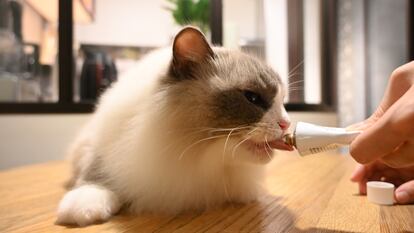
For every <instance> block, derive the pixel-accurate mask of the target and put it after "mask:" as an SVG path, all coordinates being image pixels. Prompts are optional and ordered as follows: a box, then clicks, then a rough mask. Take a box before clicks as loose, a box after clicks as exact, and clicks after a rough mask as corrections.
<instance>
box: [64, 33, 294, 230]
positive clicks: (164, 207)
mask: <svg viewBox="0 0 414 233" xmlns="http://www.w3.org/2000/svg"><path fill="white" fill-rule="evenodd" d="M284 96H285V88H284V86H283V84H282V81H281V79H280V77H279V76H278V74H277V73H276V72H274V71H273V70H272V69H271V68H270V67H269V66H267V65H266V64H264V63H262V62H261V61H259V60H258V59H256V58H254V57H251V56H249V55H247V54H244V53H242V52H240V51H238V50H227V49H224V48H219V47H211V46H210V45H209V44H208V42H207V40H206V38H205V37H204V35H203V33H201V32H200V31H199V30H198V29H197V28H194V27H191V26H187V27H185V28H183V29H182V30H181V31H180V32H179V33H178V34H177V35H176V37H175V38H174V42H173V45H172V48H171V47H170V48H166V49H165V48H164V49H160V50H157V51H154V52H152V53H150V54H149V55H147V56H146V57H145V58H143V59H142V60H141V61H140V62H139V63H138V64H137V65H136V67H134V68H133V69H132V70H131V71H130V72H129V73H127V74H125V75H124V76H122V77H120V78H119V80H118V81H117V82H115V83H114V85H112V87H110V88H109V89H108V90H107V91H106V92H105V93H104V94H103V95H102V97H101V98H100V101H99V104H98V107H97V109H96V112H95V113H94V115H93V116H92V118H91V120H90V122H88V124H87V125H86V126H85V128H84V129H83V130H82V131H81V133H80V135H78V137H77V138H76V140H75V142H74V143H73V145H72V147H71V149H70V152H69V153H70V154H71V156H72V158H73V168H74V169H73V170H74V174H73V178H72V186H73V187H72V190H70V191H69V192H67V193H66V194H65V195H64V197H63V199H62V200H61V202H60V204H59V207H58V212H57V221H56V222H57V224H74V225H79V226H85V225H89V224H93V223H96V222H102V221H105V220H107V219H109V218H110V216H112V215H115V214H116V213H117V212H118V211H119V209H120V208H121V206H125V208H128V209H129V210H130V211H132V212H134V213H142V212H149V213H155V214H170V215H175V214H178V213H181V212H185V211H200V210H206V209H210V208H213V207H217V206H220V205H222V204H223V203H226V202H237V203H247V202H250V201H253V200H255V199H256V198H257V196H258V194H259V193H260V192H261V191H262V188H261V185H260V182H261V180H262V177H263V171H264V166H263V165H264V164H266V163H268V162H269V161H270V160H271V159H272V157H273V153H272V152H273V149H281V150H292V148H291V147H290V146H288V145H286V144H284V143H283V141H282V139H281V138H282V136H283V135H284V134H285V132H286V130H287V129H288V127H289V124H290V122H289V117H288V115H287V112H286V110H285V108H284V106H283V99H284Z"/></svg>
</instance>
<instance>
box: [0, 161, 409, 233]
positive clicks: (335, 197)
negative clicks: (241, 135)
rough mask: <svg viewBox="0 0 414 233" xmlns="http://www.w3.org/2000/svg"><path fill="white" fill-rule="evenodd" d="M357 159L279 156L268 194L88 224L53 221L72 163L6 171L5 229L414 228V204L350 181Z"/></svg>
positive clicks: (1, 207)
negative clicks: (371, 194) (372, 198)
mask: <svg viewBox="0 0 414 233" xmlns="http://www.w3.org/2000/svg"><path fill="white" fill-rule="evenodd" d="M353 167H354V162H353V161H352V160H351V159H350V158H348V157H347V156H343V155H339V154H333V153H331V154H320V155H312V156H308V157H304V158H301V157H298V156H295V155H292V154H282V155H277V156H276V157H275V159H274V161H273V162H272V163H271V164H270V165H269V172H268V178H267V182H266V184H267V187H268V189H269V194H268V195H265V196H262V197H261V198H260V199H259V200H258V201H257V202H256V203H251V204H247V205H237V206H235V205H228V206H226V207H223V208H220V209H219V210H215V211H211V212H206V213H203V214H186V215H181V216H177V217H157V216H151V215H140V216H131V215H128V214H125V213H124V214H121V215H119V216H116V217H114V218H112V219H111V220H110V221H109V222H107V223H103V224H100V225H93V226H89V227H85V228H68V227H63V226H57V225H54V221H55V210H56V206H57V204H58V202H59V200H60V198H61V197H62V195H63V194H64V192H65V190H64V188H63V183H64V181H65V180H66V179H67V178H68V177H69V166H68V164H67V163H66V162H50V163H45V164H40V165H33V166H27V167H22V168H17V169H12V170H9V171H3V172H0V232H66V231H68V232H69V231H72V232H173V231H174V232H413V231H414V206H412V205H405V206H378V205H374V204H371V203H369V202H368V201H367V199H366V197H365V196H359V195H357V189H356V185H355V184H352V183H351V182H349V176H350V173H351V171H352V169H353Z"/></svg>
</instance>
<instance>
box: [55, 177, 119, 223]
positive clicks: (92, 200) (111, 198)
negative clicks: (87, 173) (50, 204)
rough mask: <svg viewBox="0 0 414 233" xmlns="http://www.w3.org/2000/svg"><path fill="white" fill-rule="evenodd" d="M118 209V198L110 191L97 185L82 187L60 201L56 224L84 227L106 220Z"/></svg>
mask: <svg viewBox="0 0 414 233" xmlns="http://www.w3.org/2000/svg"><path fill="white" fill-rule="evenodd" d="M119 208H120V202H119V200H118V197H117V196H116V195H115V194H114V193H113V192H112V191H110V190H108V189H106V188H104V187H100V186H98V185H83V186H80V187H79V188H76V189H74V190H72V191H70V192H68V193H67V194H66V195H65V197H64V198H63V199H62V201H61V202H60V205H59V209H58V218H57V220H56V223H58V224H76V225H79V226H86V225H88V224H90V223H92V222H99V221H104V220H107V219H108V218H109V217H111V215H113V214H115V213H116V212H118V210H119Z"/></svg>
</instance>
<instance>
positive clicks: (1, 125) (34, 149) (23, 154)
mask: <svg viewBox="0 0 414 233" xmlns="http://www.w3.org/2000/svg"><path fill="white" fill-rule="evenodd" d="M290 116H291V118H292V122H294V123H295V122H297V121H298V120H301V121H307V122H313V123H318V124H322V125H328V126H335V125H336V118H337V117H336V115H335V114H334V113H300V112H292V113H290ZM89 118H90V115H89V114H73V115H2V116H0V129H1V130H0V139H1V140H0V170H2V169H6V168H11V167H16V166H22V165H25V164H34V163H41V162H46V161H52V160H61V159H64V155H65V150H66V148H67V146H68V144H69V143H70V142H71V141H72V140H73V138H74V137H75V135H76V132H78V130H79V129H80V128H81V127H82V125H84V124H85V123H86V122H87V121H88V119H89Z"/></svg>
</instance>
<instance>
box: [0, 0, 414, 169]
mask: <svg viewBox="0 0 414 233" xmlns="http://www.w3.org/2000/svg"><path fill="white" fill-rule="evenodd" d="M413 5H414V4H412V1H410V0H394V1H389V0H151V1H146V0H0V169H6V168H10V167H14V166H20V165H24V164H31V163H37V162H44V161H50V160H59V159H62V158H63V157H64V152H65V149H66V148H67V146H68V143H70V141H71V140H72V139H73V137H74V136H75V134H76V132H77V131H78V130H79V129H80V127H81V126H82V125H83V124H84V123H86V121H87V120H88V119H89V118H90V116H91V113H92V112H93V109H94V106H95V103H96V100H97V98H98V97H99V95H100V94H101V93H102V92H103V91H104V90H105V88H106V87H108V86H109V85H110V84H111V82H114V81H116V80H117V79H118V78H120V77H122V73H124V72H126V71H127V70H128V69H130V68H131V67H132V66H134V65H135V64H136V63H137V62H138V61H139V59H140V58H141V57H142V56H143V55H145V54H146V53H148V52H150V51H151V50H153V49H156V48H160V47H164V46H168V45H170V44H171V42H172V39H173V37H174V35H175V33H176V32H177V31H178V30H179V29H180V27H182V26H183V25H187V24H192V25H196V26H198V27H199V28H201V29H202V30H203V32H204V33H205V35H206V36H207V38H208V40H209V41H210V42H211V43H213V44H215V45H217V46H224V47H227V48H233V49H241V50H243V51H245V52H247V53H250V54H253V55H254V56H257V57H258V58H259V59H262V60H263V61H265V62H267V63H268V64H269V65H270V66H272V67H273V68H274V69H275V70H276V71H277V72H279V74H280V75H281V77H282V79H283V80H284V81H285V83H286V84H288V86H289V90H290V91H289V95H288V97H287V99H286V108H287V109H288V111H289V113H290V115H291V117H292V119H293V121H294V122H296V121H298V120H301V121H308V122H313V123H316V124H322V125H327V126H347V125H349V124H351V123H354V122H357V121H360V120H363V119H365V118H366V117H367V116H369V115H370V114H371V113H372V112H373V111H374V110H375V108H376V106H377V105H378V103H379V102H380V100H381V98H382V95H383V93H384V90H385V87H386V85H387V82H388V77H389V75H390V73H391V72H392V71H393V70H394V69H395V68H397V67H398V66H400V65H402V64H404V63H406V62H408V61H410V60H412V58H413V55H414V53H413V44H414V43H413V40H412V39H411V38H412V34H413V25H412V22H413Z"/></svg>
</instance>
